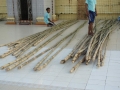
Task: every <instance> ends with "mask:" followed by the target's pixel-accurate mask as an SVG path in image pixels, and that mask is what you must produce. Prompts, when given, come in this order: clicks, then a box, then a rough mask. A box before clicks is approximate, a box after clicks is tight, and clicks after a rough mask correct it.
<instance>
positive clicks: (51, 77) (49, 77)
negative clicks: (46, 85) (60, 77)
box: [39, 75, 56, 81]
mask: <svg viewBox="0 0 120 90" xmlns="http://www.w3.org/2000/svg"><path fill="white" fill-rule="evenodd" d="M55 78H56V76H48V75H43V76H41V77H39V79H41V80H50V81H53V80H55Z"/></svg>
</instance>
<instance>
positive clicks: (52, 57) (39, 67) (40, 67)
mask: <svg viewBox="0 0 120 90" xmlns="http://www.w3.org/2000/svg"><path fill="white" fill-rule="evenodd" d="M85 23H86V22H84V23H83V24H82V25H81V26H79V27H78V28H77V29H76V30H75V31H74V32H72V33H70V34H69V35H67V36H66V37H65V38H64V40H65V39H67V37H69V36H72V35H73V36H72V38H71V39H70V40H69V41H68V42H67V43H66V44H65V45H64V46H63V47H62V48H61V49H60V50H58V51H57V52H56V53H55V54H54V55H53V56H51V57H50V59H49V60H47V61H46V62H45V63H44V64H43V65H41V64H39V66H37V68H35V70H36V71H39V70H41V69H43V68H45V67H46V66H47V65H48V64H49V63H50V62H51V61H52V60H53V59H54V57H55V56H56V55H57V54H59V52H61V51H62V50H63V49H64V48H65V47H66V46H67V45H68V44H69V43H70V42H71V41H72V39H73V38H74V36H75V35H76V33H77V32H78V30H79V29H81V28H82V27H83V26H84V25H85ZM40 65H41V66H40Z"/></svg>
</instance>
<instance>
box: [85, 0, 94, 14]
mask: <svg viewBox="0 0 120 90" xmlns="http://www.w3.org/2000/svg"><path fill="white" fill-rule="evenodd" d="M85 3H86V4H88V10H90V11H93V12H95V5H96V0H86V2H85Z"/></svg>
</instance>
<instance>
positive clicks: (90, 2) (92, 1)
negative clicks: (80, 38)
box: [85, 0, 97, 35]
mask: <svg viewBox="0 0 120 90" xmlns="http://www.w3.org/2000/svg"><path fill="white" fill-rule="evenodd" d="M85 3H86V5H85V7H86V14H87V17H88V18H89V26H88V35H93V23H94V20H95V16H97V11H96V0H86V2H85Z"/></svg>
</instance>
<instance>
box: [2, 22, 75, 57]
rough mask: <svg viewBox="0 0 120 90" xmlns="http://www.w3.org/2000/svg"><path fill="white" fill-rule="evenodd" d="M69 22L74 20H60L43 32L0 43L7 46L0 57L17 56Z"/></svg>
mask: <svg viewBox="0 0 120 90" xmlns="http://www.w3.org/2000/svg"><path fill="white" fill-rule="evenodd" d="M71 22H74V20H70V21H64V22H62V23H60V24H58V25H56V26H54V27H52V28H50V29H47V30H45V31H43V32H39V33H36V34H33V35H30V36H28V37H25V38H22V39H20V40H18V41H16V42H11V43H8V44H5V45H1V46H8V47H9V51H8V52H6V53H4V54H3V55H1V56H0V58H4V57H6V56H8V55H10V54H12V55H14V56H16V57H17V58H19V57H20V56H22V55H23V54H24V52H26V51H27V50H28V49H29V48H31V47H32V46H36V45H38V44H39V43H40V42H42V41H43V40H44V39H46V38H47V37H48V36H49V35H51V34H52V33H54V32H55V31H57V30H61V29H64V28H65V27H67V26H69V24H71Z"/></svg>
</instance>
